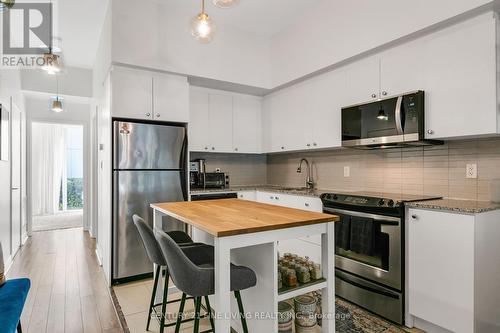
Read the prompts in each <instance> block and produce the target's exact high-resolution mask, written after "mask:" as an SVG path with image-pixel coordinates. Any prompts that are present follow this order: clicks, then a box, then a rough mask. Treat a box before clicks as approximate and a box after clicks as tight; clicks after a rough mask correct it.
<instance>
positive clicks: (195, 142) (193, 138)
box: [188, 89, 210, 151]
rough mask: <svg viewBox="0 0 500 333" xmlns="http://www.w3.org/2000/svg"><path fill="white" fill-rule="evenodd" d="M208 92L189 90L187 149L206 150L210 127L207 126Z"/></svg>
mask: <svg viewBox="0 0 500 333" xmlns="http://www.w3.org/2000/svg"><path fill="white" fill-rule="evenodd" d="M208 117H209V114H208V93H207V92H206V91H203V90H199V89H190V92H189V118H190V121H189V125H188V130H189V137H188V142H189V150H191V151H208V149H209V140H210V133H209V131H210V128H209V127H208Z"/></svg>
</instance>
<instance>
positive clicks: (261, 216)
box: [151, 199, 339, 237]
mask: <svg viewBox="0 0 500 333" xmlns="http://www.w3.org/2000/svg"><path fill="white" fill-rule="evenodd" d="M151 207H152V208H153V209H156V210H159V211H164V212H166V211H168V212H169V215H170V216H172V217H174V218H176V219H178V220H180V221H182V222H184V223H187V224H190V225H192V226H195V227H197V228H199V229H201V230H203V231H205V232H207V233H209V234H211V235H213V236H215V237H226V236H234V235H241V234H248V233H254V232H260V231H269V230H277V229H285V228H292V227H299V226H304V225H311V224H318V223H325V222H332V221H334V222H338V221H339V217H338V216H335V215H330V214H323V213H316V212H310V211H305V210H300V209H294V208H287V207H281V206H276V205H270V204H264V203H259V202H253V201H247V200H240V199H220V200H202V201H184V202H168V203H157V204H151Z"/></svg>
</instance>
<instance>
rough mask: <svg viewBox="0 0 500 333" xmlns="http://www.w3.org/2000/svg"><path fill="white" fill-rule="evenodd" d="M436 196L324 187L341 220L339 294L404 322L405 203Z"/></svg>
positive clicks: (330, 209)
mask: <svg viewBox="0 0 500 333" xmlns="http://www.w3.org/2000/svg"><path fill="white" fill-rule="evenodd" d="M431 199H436V197H424V196H415V195H397V194H383V193H370V192H364V193H360V192H357V193H344V194H340V193H324V194H322V195H321V200H322V202H323V207H324V208H323V210H324V212H325V213H330V214H335V215H339V216H340V218H341V221H340V222H339V223H336V225H335V277H336V279H335V286H336V293H337V295H338V296H340V297H342V298H345V299H347V300H349V301H351V302H353V303H355V304H358V305H360V306H362V307H364V308H366V309H368V310H370V311H372V312H374V313H376V314H378V315H380V316H382V317H384V318H387V319H389V320H391V321H393V322H396V323H398V324H403V321H404V281H405V280H404V258H405V256H404V252H405V244H404V239H405V238H404V214H405V209H404V203H405V202H410V201H422V200H431Z"/></svg>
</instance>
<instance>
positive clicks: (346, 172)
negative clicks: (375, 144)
mask: <svg viewBox="0 0 500 333" xmlns="http://www.w3.org/2000/svg"><path fill="white" fill-rule="evenodd" d="M344 177H351V168H350V167H348V166H345V167H344Z"/></svg>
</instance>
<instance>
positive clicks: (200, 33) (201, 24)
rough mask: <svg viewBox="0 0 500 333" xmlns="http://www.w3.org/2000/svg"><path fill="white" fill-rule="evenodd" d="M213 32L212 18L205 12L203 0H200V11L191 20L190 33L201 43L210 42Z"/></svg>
mask: <svg viewBox="0 0 500 333" xmlns="http://www.w3.org/2000/svg"><path fill="white" fill-rule="evenodd" d="M214 33H215V24H214V22H213V21H212V18H211V17H210V16H208V14H207V13H205V0H201V13H199V14H198V15H196V16H195V17H194V18H193V20H192V21H191V34H192V35H193V37H194V38H196V39H197V40H198V41H200V42H202V43H210V42H211V41H212V38H213V36H214Z"/></svg>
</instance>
